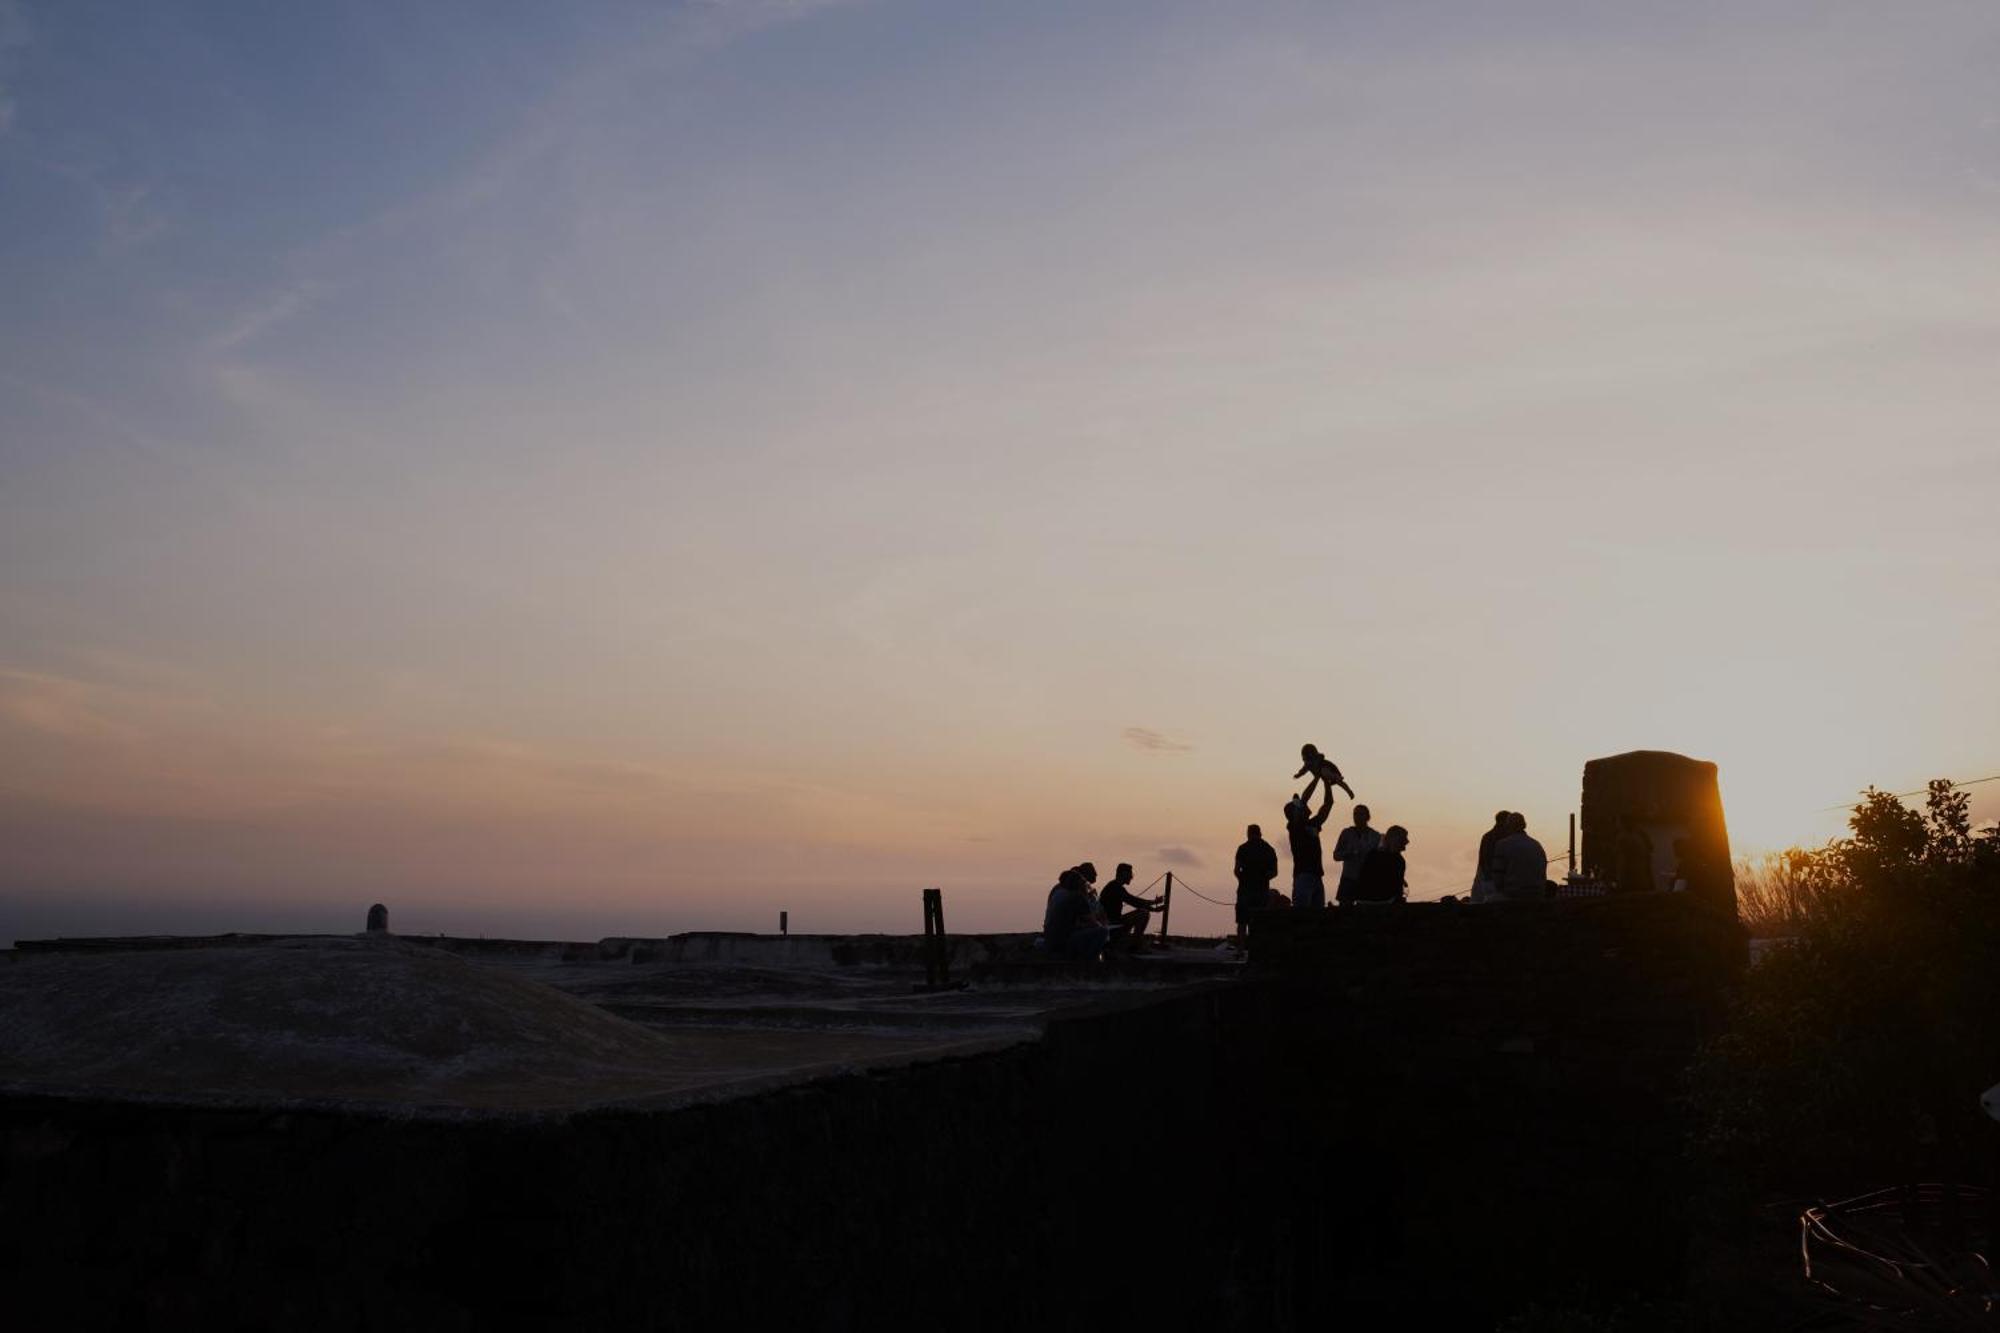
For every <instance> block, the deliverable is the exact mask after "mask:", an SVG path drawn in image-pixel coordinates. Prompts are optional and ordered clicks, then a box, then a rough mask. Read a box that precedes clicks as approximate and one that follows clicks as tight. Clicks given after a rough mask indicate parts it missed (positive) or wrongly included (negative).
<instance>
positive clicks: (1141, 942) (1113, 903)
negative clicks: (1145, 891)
mask: <svg viewBox="0 0 2000 1333" xmlns="http://www.w3.org/2000/svg"><path fill="white" fill-rule="evenodd" d="M1163 901H1165V900H1164V899H1161V898H1141V897H1140V896H1139V895H1137V894H1136V893H1133V892H1132V867H1131V865H1130V863H1128V862H1125V861H1120V862H1119V863H1118V869H1116V870H1114V871H1112V872H1111V882H1110V883H1109V884H1106V885H1105V886H1104V892H1103V893H1101V894H1099V895H1098V896H1097V905H1098V906H1099V907H1100V908H1101V909H1103V912H1104V924H1105V925H1107V926H1109V927H1110V928H1111V937H1112V939H1113V940H1114V941H1121V940H1122V941H1123V942H1124V943H1125V944H1126V945H1127V946H1128V947H1130V948H1132V949H1139V948H1143V947H1144V946H1145V939H1146V927H1147V926H1148V925H1149V924H1150V923H1151V922H1152V919H1153V909H1154V908H1156V907H1158V906H1159V905H1160V904H1161V903H1162V902H1163Z"/></svg>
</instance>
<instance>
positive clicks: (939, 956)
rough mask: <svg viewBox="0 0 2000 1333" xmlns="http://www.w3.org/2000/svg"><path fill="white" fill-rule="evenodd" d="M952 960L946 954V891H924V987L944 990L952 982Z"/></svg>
mask: <svg viewBox="0 0 2000 1333" xmlns="http://www.w3.org/2000/svg"><path fill="white" fill-rule="evenodd" d="M950 970H951V960H950V958H949V956H948V955H947V954H946V953H945V939H944V890H943V889H925V890H924V985H926V986H928V987H929V988H930V989H932V990H939V989H942V988H943V987H944V986H945V985H946V984H948V982H949V981H950Z"/></svg>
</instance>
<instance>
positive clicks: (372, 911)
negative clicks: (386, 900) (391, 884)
mask: <svg viewBox="0 0 2000 1333" xmlns="http://www.w3.org/2000/svg"><path fill="white" fill-rule="evenodd" d="M368 933H369V934H371V935H386V934H388V933H389V909H388V908H386V907H384V906H382V904H380V903H376V904H375V905H374V906H373V907H371V908H369V909H368Z"/></svg>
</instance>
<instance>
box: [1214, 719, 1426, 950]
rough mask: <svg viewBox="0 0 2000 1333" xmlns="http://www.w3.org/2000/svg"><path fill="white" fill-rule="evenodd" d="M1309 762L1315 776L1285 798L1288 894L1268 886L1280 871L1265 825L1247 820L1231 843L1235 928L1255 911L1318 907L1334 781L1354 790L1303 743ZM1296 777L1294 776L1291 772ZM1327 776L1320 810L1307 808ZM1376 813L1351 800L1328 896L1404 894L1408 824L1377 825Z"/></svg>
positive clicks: (1367, 902)
mask: <svg viewBox="0 0 2000 1333" xmlns="http://www.w3.org/2000/svg"><path fill="white" fill-rule="evenodd" d="M1306 749H1307V751H1308V752H1309V753H1307V755H1306V756H1305V757H1306V766H1305V767H1304V768H1302V769H1300V773H1311V774H1312V781H1311V782H1308V783H1307V784H1306V789H1305V790H1304V791H1303V792H1300V793H1298V794H1297V795H1295V796H1293V797H1292V799H1291V800H1290V801H1288V802H1286V803H1285V837H1286V840H1287V841H1288V842H1289V843H1290V844H1291V852H1292V892H1291V896H1290V897H1289V898H1288V897H1286V896H1285V895H1284V894H1282V893H1279V892H1277V891H1276V890H1274V889H1273V888H1272V887H1271V885H1272V883H1273V881H1275V880H1276V879H1277V878H1278V849H1277V848H1275V847H1273V846H1272V845H1271V844H1270V843H1269V842H1266V841H1265V840H1264V830H1263V829H1262V828H1261V827H1259V826H1258V825H1256V824H1252V825H1250V828H1249V830H1248V837H1246V838H1245V840H1244V842H1243V845H1242V846H1240V847H1238V848H1237V849H1236V864H1235V872H1236V927H1237V930H1238V932H1239V933H1240V932H1241V931H1242V929H1243V928H1244V927H1245V926H1247V925H1248V924H1249V922H1250V918H1251V917H1252V916H1254V915H1255V914H1256V913H1258V912H1264V911H1269V910H1271V909H1273V908H1283V907H1293V908H1300V909H1305V910H1312V909H1316V908H1323V907H1325V906H1326V905H1327V903H1326V859H1325V852H1324V849H1323V847H1322V845H1321V840H1320V835H1321V833H1322V831H1323V830H1324V829H1325V828H1326V821H1327V817H1328V816H1329V815H1331V814H1332V813H1333V789H1334V787H1335V786H1339V787H1340V788H1341V789H1342V790H1343V791H1346V792H1347V794H1348V795H1349V796H1352V795H1353V794H1354V792H1353V789H1352V788H1350V787H1349V786H1348V785H1347V783H1346V782H1345V781H1343V780H1342V778H1341V774H1340V769H1339V768H1338V767H1336V766H1335V765H1334V764H1333V762H1332V761H1331V760H1329V759H1326V758H1325V757H1324V756H1322V755H1321V754H1320V753H1319V752H1318V751H1317V750H1315V749H1313V747H1311V746H1308V747H1306ZM1295 776H1296V775H1295ZM1322 782H1324V783H1325V784H1326V785H1325V789H1324V792H1323V794H1322V796H1321V800H1320V806H1319V809H1318V811H1316V812H1315V811H1314V810H1313V808H1312V800H1313V793H1314V792H1315V791H1316V790H1319V789H1320V784H1321V783H1322ZM1372 819H1373V815H1372V814H1371V813H1370V811H1369V809H1368V807H1367V806H1365V805H1356V806H1355V807H1354V810H1353V815H1352V821H1353V822H1352V823H1350V824H1349V825H1348V827H1346V828H1344V829H1342V830H1341V831H1340V836H1339V837H1337V838H1335V839H1334V842H1333V859H1334V861H1335V863H1336V864H1338V865H1339V866H1340V877H1339V880H1338V882H1337V883H1336V885H1335V887H1334V893H1333V900H1334V902H1335V904H1337V905H1338V906H1341V907H1365V906H1375V905H1378V904H1382V903H1398V902H1401V901H1403V895H1404V892H1405V890H1406V889H1407V888H1408V887H1409V883H1408V868H1407V866H1406V864H1405V862H1404V860H1403V852H1404V849H1406V848H1407V847H1408V846H1409V845H1410V831H1409V830H1408V829H1406V828H1404V827H1403V826H1402V825H1401V824H1392V825H1390V826H1389V828H1388V829H1387V830H1386V831H1384V832H1377V831H1376V830H1375V828H1374V826H1373V824H1372V822H1371V821H1372Z"/></svg>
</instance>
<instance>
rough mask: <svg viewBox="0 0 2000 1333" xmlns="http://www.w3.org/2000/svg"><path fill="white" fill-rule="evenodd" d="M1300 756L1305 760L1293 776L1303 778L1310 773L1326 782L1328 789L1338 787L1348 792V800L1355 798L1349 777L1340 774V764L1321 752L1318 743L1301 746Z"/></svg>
mask: <svg viewBox="0 0 2000 1333" xmlns="http://www.w3.org/2000/svg"><path fill="white" fill-rule="evenodd" d="M1299 758H1301V759H1303V760H1305V762H1304V763H1303V764H1300V765H1299V771H1298V772H1296V773H1294V774H1292V776H1293V777H1295V778H1302V777H1304V776H1305V775H1306V774H1308V773H1310V774H1312V775H1313V776H1314V777H1316V778H1318V779H1319V780H1320V781H1321V782H1324V783H1325V784H1326V788H1327V790H1328V791H1332V790H1333V789H1334V788H1335V787H1338V788H1340V789H1341V790H1342V791H1344V792H1346V793H1347V799H1348V800H1350V801H1351V800H1353V799H1354V788H1352V787H1350V786H1348V785H1347V779H1346V778H1343V777H1342V776H1340V765H1339V764H1336V763H1334V762H1333V760H1331V759H1328V758H1327V757H1326V756H1325V755H1323V754H1321V753H1320V752H1319V747H1318V746H1317V745H1302V746H1300V747H1299Z"/></svg>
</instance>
